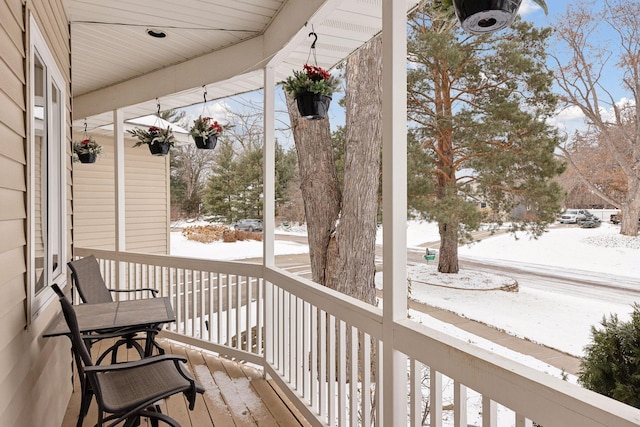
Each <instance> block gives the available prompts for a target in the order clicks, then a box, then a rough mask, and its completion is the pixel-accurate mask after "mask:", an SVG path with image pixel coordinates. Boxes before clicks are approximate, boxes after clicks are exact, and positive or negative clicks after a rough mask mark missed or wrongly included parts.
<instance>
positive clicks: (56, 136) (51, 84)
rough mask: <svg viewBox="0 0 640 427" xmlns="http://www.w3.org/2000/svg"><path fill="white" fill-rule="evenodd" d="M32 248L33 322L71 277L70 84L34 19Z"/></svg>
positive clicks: (31, 55) (31, 161)
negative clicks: (67, 100) (54, 286)
mask: <svg viewBox="0 0 640 427" xmlns="http://www.w3.org/2000/svg"><path fill="white" fill-rule="evenodd" d="M30 22H31V28H30V30H31V44H30V48H31V49H30V64H31V70H30V73H31V78H30V87H31V91H30V102H31V109H30V114H31V117H30V128H31V133H30V135H31V141H30V149H29V167H30V171H29V172H30V173H29V176H30V182H29V194H30V197H29V213H30V214H29V230H30V233H29V236H30V238H29V245H30V251H29V252H30V257H29V262H30V268H29V270H28V271H29V272H30V277H29V283H30V289H31V295H30V300H31V316H32V317H34V316H37V315H38V313H39V312H40V310H41V309H42V308H43V307H44V306H45V304H46V303H47V302H48V301H49V300H51V299H52V297H53V291H52V290H51V289H49V285H51V284H52V283H54V282H57V283H58V284H60V285H62V284H63V282H64V281H65V280H66V275H65V269H64V267H65V262H64V261H65V260H66V254H65V247H66V241H65V240H66V239H65V236H66V232H65V225H66V215H65V210H66V209H65V175H64V173H65V160H66V156H65V155H64V154H65V148H64V147H65V146H66V144H65V142H66V133H65V126H66V125H65V101H64V100H65V97H66V93H65V89H64V88H65V83H64V79H63V78H62V74H61V73H60V71H59V70H58V68H57V66H56V63H55V61H54V59H53V56H52V55H51V52H50V51H49V49H48V48H47V45H46V43H45V41H44V37H43V36H42V33H41V32H40V31H39V29H38V27H37V26H36V24H35V21H34V20H33V17H32V18H31V21H30Z"/></svg>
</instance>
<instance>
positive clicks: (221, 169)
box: [205, 140, 238, 221]
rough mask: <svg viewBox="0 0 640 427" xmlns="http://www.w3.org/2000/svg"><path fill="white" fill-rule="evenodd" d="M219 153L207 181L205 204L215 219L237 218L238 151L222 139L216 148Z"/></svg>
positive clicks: (227, 219)
mask: <svg viewBox="0 0 640 427" xmlns="http://www.w3.org/2000/svg"><path fill="white" fill-rule="evenodd" d="M216 151H217V155H216V158H215V161H214V164H213V166H212V167H211V174H210V175H209V179H208V181H207V190H206V193H205V204H206V210H207V213H208V214H209V215H210V216H211V217H212V218H213V219H214V220H219V221H220V220H226V221H233V220H234V219H237V217H238V216H237V213H236V209H235V206H234V202H235V200H236V192H237V189H238V187H237V176H236V173H237V165H236V163H235V156H236V153H235V151H234V149H233V144H232V143H231V142H229V141H226V140H222V141H221V142H220V143H219V144H218V147H217V148H216Z"/></svg>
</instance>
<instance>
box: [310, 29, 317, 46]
mask: <svg viewBox="0 0 640 427" xmlns="http://www.w3.org/2000/svg"><path fill="white" fill-rule="evenodd" d="M311 36H313V37H314V39H313V43H311V49H315V48H316V42H317V41H318V35H317V34H316V33H315V31H311V32H310V33H309V37H311Z"/></svg>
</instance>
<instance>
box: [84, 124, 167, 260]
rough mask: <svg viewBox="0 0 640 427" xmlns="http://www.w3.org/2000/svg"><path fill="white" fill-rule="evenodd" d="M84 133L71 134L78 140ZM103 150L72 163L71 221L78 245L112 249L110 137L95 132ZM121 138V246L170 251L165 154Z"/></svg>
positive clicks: (111, 157)
mask: <svg viewBox="0 0 640 427" xmlns="http://www.w3.org/2000/svg"><path fill="white" fill-rule="evenodd" d="M82 138H83V135H81V134H78V135H75V138H74V139H75V140H81V139H82ZM94 138H95V139H96V141H97V142H98V143H99V144H100V145H102V155H101V156H100V157H98V160H97V161H96V163H93V164H82V163H74V164H73V182H74V186H73V195H74V198H73V210H74V217H73V226H74V242H75V245H76V246H77V247H82V248H96V249H109V250H114V249H115V189H114V185H115V184H114V182H115V180H114V160H113V159H114V154H113V140H112V138H111V137H104V136H95V135H94ZM134 143H135V141H134V140H131V139H126V140H125V155H124V157H125V229H126V235H125V238H126V242H125V247H126V250H128V251H134V252H147V253H154V254H168V253H169V241H168V236H169V222H168V209H169V191H168V185H169V181H168V180H169V173H168V162H169V158H168V157H156V156H152V155H151V154H150V153H149V149H148V148H147V147H138V148H133V144H134Z"/></svg>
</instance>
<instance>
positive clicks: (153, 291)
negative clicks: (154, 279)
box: [109, 288, 158, 298]
mask: <svg viewBox="0 0 640 427" xmlns="http://www.w3.org/2000/svg"><path fill="white" fill-rule="evenodd" d="M109 291H110V292H129V293H131V292H143V291H147V292H151V295H153V297H154V298H155V297H156V296H157V295H158V290H157V289H153V288H140V289H109Z"/></svg>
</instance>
